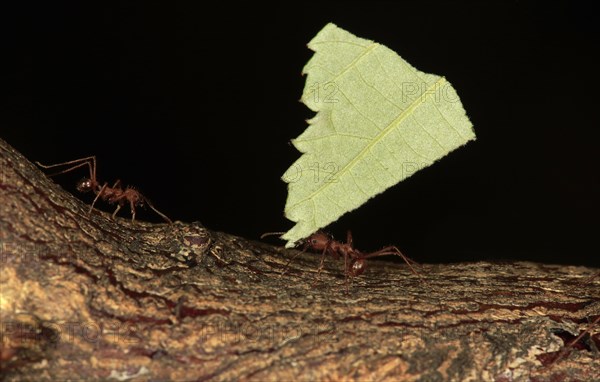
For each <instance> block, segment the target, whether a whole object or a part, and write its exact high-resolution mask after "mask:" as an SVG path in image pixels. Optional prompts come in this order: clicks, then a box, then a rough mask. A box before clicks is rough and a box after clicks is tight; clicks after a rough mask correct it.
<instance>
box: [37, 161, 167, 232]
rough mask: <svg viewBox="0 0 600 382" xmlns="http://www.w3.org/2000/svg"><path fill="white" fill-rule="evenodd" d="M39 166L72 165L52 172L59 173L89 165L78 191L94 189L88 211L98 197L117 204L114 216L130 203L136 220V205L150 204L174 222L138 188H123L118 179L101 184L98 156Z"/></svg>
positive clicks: (39, 164)
mask: <svg viewBox="0 0 600 382" xmlns="http://www.w3.org/2000/svg"><path fill="white" fill-rule="evenodd" d="M35 163H36V164H37V165H38V166H40V167H42V168H45V169H50V168H55V167H62V166H70V167H68V168H66V169H64V170H62V171H59V172H57V173H54V174H52V175H51V176H54V175H59V174H64V173H66V172H70V171H73V170H75V169H78V168H80V167H83V166H88V168H89V170H90V176H89V178H83V179H82V180H80V181H79V182H78V183H77V191H79V192H90V191H92V192H93V193H94V194H95V195H96V197H95V198H94V201H93V202H92V205H91V206H90V210H89V212H88V213H92V210H93V209H94V205H95V204H96V201H98V199H102V200H104V201H106V202H107V203H108V204H116V205H117V208H116V209H115V212H113V214H112V217H113V219H114V217H115V216H116V215H117V212H119V210H120V209H121V207H123V206H124V205H125V204H126V203H129V207H130V208H131V221H135V207H143V206H144V205H148V206H149V207H150V208H151V209H152V210H153V211H154V212H156V213H157V214H158V215H159V216H160V217H161V218H163V219H164V220H165V221H167V222H168V223H172V221H171V219H169V218H168V217H167V216H166V215H165V214H163V213H162V212H160V211H159V210H157V209H156V208H155V207H154V206H153V205H152V203H150V201H148V199H146V198H145V197H144V196H143V195H142V194H141V193H140V192H139V191H138V190H136V189H135V188H132V187H129V186H127V187H125V189H123V188H122V187H121V181H120V180H117V181H116V182H115V183H114V184H113V185H112V187H110V186H109V185H108V182H106V183H104V184H103V185H100V183H99V182H98V180H97V179H96V157H95V156H90V157H86V158H80V159H75V160H72V161H68V162H62V163H57V164H51V165H43V164H41V163H40V162H35Z"/></svg>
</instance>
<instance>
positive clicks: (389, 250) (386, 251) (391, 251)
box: [361, 245, 421, 277]
mask: <svg viewBox="0 0 600 382" xmlns="http://www.w3.org/2000/svg"><path fill="white" fill-rule="evenodd" d="M384 255H396V256H400V257H401V258H402V260H404V262H405V263H406V264H407V265H408V267H409V268H410V270H411V271H412V273H414V274H415V275H417V276H419V277H421V274H420V273H419V272H417V271H416V270H415V269H414V268H413V264H415V265H417V262H416V261H414V260H412V259H410V258H409V257H407V256H405V255H404V254H403V253H402V252H400V250H399V249H398V248H397V247H395V246H393V245H392V246H389V247H385V248H382V249H380V250H379V251H375V252H371V253H367V254H365V255H363V256H361V258H363V259H368V258H371V257H378V256H384Z"/></svg>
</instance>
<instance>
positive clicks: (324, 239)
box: [304, 231, 332, 251]
mask: <svg viewBox="0 0 600 382" xmlns="http://www.w3.org/2000/svg"><path fill="white" fill-rule="evenodd" d="M331 240H332V237H331V236H329V235H328V234H326V233H325V232H321V231H319V232H316V233H313V234H312V235H310V236H309V237H307V238H306V241H305V243H304V245H305V247H306V248H312V249H314V250H317V251H318V250H323V249H325V247H326V246H327V244H328V243H329V242H330V241H331Z"/></svg>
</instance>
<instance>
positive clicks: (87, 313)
mask: <svg viewBox="0 0 600 382" xmlns="http://www.w3.org/2000/svg"><path fill="white" fill-rule="evenodd" d="M0 171H1V174H0V241H1V243H0V244H1V247H0V250H1V251H2V252H1V266H2V272H1V276H0V288H1V298H0V309H1V311H0V313H1V324H2V326H1V329H2V332H1V335H2V338H1V340H2V342H1V345H0V361H1V362H2V363H1V366H0V372H1V373H2V377H3V378H2V379H4V380H8V381H25V380H27V381H30V380H50V381H58V380H65V379H71V380H73V379H77V380H79V379H82V380H87V381H94V380H135V381H149V380H153V381H158V380H161V381H162V380H174V381H182V380H261V381H264V380H348V379H356V380H396V381H397V380H406V381H524V380H533V381H570V380H585V381H589V380H598V379H600V355H599V353H598V347H600V337H599V335H598V334H595V335H593V336H591V337H590V336H589V335H585V336H583V338H582V339H581V340H580V341H578V342H577V343H576V344H575V345H574V346H572V347H570V348H568V350H569V351H563V352H562V353H559V351H560V349H561V348H563V349H564V345H565V343H567V342H569V341H570V340H572V339H573V338H575V336H577V335H579V334H580V333H582V332H583V331H584V330H585V329H586V328H587V327H588V326H589V322H591V321H593V320H596V319H597V317H598V316H599V315H600V288H598V287H599V284H600V280H598V279H595V280H590V281H588V282H583V280H584V279H585V278H587V277H589V276H591V275H593V274H595V273H597V272H598V270H594V269H589V268H584V267H573V266H557V265H545V264H535V263H524V262H518V263H502V264H498V263H489V262H479V263H464V264H451V265H426V266H424V267H423V269H422V271H421V272H422V273H423V274H424V275H425V282H422V281H421V280H420V279H419V278H418V277H416V276H414V275H413V274H411V273H410V272H409V271H408V270H407V269H406V267H405V266H403V265H400V264H395V263H394V264H392V263H385V262H380V261H372V262H370V263H369V268H368V269H367V271H366V272H365V274H363V275H361V276H360V277H357V278H355V279H354V280H353V282H352V285H351V287H350V293H349V294H346V293H345V287H344V274H343V270H342V266H343V265H342V264H341V263H340V262H339V261H337V262H336V261H333V260H329V261H326V266H325V269H324V270H323V272H322V273H321V275H320V277H319V279H318V281H317V282H316V283H315V274H316V269H317V267H318V261H319V260H318V256H315V255H311V254H302V255H300V256H298V257H297V258H296V259H295V260H293V261H292V262H291V264H290V266H289V269H288V270H287V272H286V273H285V274H284V275H283V276H281V273H282V271H283V270H284V269H286V264H287V262H288V260H289V259H290V258H291V257H292V256H294V255H295V254H296V251H294V250H285V249H283V248H281V247H273V246H270V245H266V244H264V243H260V242H257V241H251V240H246V239H243V238H239V237H235V236H232V235H228V234H225V233H219V232H213V231H210V230H208V229H206V228H204V227H203V226H202V225H201V224H200V223H198V222H194V223H183V222H176V223H174V224H171V225H167V224H149V223H144V222H137V221H136V222H135V223H132V222H131V221H129V220H128V219H125V218H117V219H116V220H112V219H111V218H110V214H108V213H105V212H101V211H98V210H94V211H93V212H92V213H91V214H88V208H89V206H87V205H85V204H84V203H83V202H82V201H80V200H79V199H77V198H76V197H74V196H73V195H71V194H70V193H68V192H66V191H64V190H63V189H62V188H60V186H58V185H56V184H55V183H54V182H53V181H52V180H51V179H50V178H48V177H47V176H46V175H45V174H44V173H43V172H41V171H40V170H39V169H38V168H36V166H34V165H32V164H31V163H30V162H29V161H28V160H26V159H25V158H24V157H22V156H21V155H20V154H19V153H18V152H16V151H15V150H14V149H12V148H11V147H10V146H8V145H7V144H6V143H5V142H4V141H2V140H0ZM592 333H598V328H597V327H596V328H595V329H592ZM558 354H560V357H559V359H558V360H555V361H554V362H553V360H554V359H555V358H556V357H557V355H558Z"/></svg>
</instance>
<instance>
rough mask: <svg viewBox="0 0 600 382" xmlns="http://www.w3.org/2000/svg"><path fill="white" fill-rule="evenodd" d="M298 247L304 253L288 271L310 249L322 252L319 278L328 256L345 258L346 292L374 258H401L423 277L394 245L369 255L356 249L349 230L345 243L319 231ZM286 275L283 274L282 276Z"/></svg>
mask: <svg viewBox="0 0 600 382" xmlns="http://www.w3.org/2000/svg"><path fill="white" fill-rule="evenodd" d="M280 233H281V232H269V233H266V234H263V235H262V236H261V239H262V238H264V237H265V236H269V235H278V234H280ZM297 246H302V251H301V252H299V253H298V254H296V255H295V256H294V257H292V258H291V259H290V260H289V261H288V263H287V265H286V270H287V267H288V266H289V264H290V263H291V262H292V260H294V259H295V258H296V257H297V256H298V255H299V254H300V253H303V252H305V251H306V250H308V249H310V250H312V251H314V252H321V262H320V264H319V269H318V272H317V277H318V275H320V274H321V270H322V269H323V266H324V263H325V256H326V255H330V256H331V257H333V258H334V259H336V260H337V259H339V258H340V257H343V258H344V274H345V276H346V292H348V281H349V279H351V278H353V277H356V276H360V275H361V274H362V273H363V272H364V271H365V269H366V268H367V264H366V260H367V259H370V258H373V257H379V256H386V255H396V256H399V257H401V258H402V260H404V262H406V264H407V265H408V267H409V268H410V270H411V271H412V272H413V273H414V274H415V275H417V276H419V277H421V275H420V274H419V273H418V272H417V271H416V270H415V268H414V267H413V265H416V264H417V263H416V262H415V261H413V260H411V259H410V258H408V257H407V256H405V255H404V254H403V253H402V252H400V250H399V249H398V248H397V247H395V246H393V245H391V246H387V247H384V248H382V249H380V250H378V251H374V252H368V253H365V252H362V251H360V250H358V249H356V248H354V241H353V239H352V232H350V230H348V233H347V237H346V242H345V243H342V242H340V241H337V240H335V239H334V238H333V236H331V235H329V234H327V233H325V232H322V231H318V232H316V233H313V234H312V235H310V236H309V237H307V238H306V239H304V240H302V241H300V242H299V243H298V244H297ZM284 273H285V271H284ZM284 273H282V275H283V274H284Z"/></svg>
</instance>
